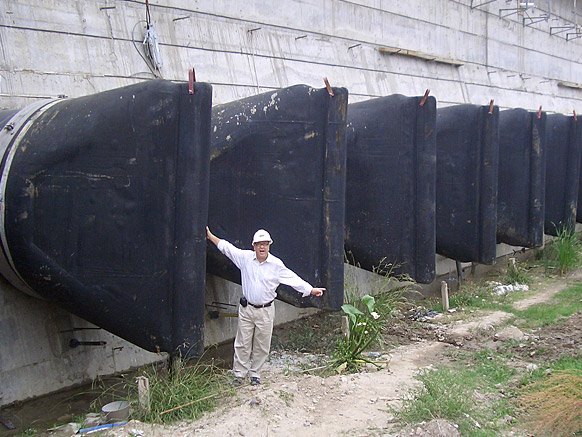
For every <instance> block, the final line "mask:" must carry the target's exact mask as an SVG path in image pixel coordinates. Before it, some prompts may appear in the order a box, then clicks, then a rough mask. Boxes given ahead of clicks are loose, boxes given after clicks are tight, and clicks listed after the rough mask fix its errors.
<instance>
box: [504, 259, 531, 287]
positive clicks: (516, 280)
mask: <svg viewBox="0 0 582 437" xmlns="http://www.w3.org/2000/svg"><path fill="white" fill-rule="evenodd" d="M503 282H504V283H506V284H531V282H532V278H531V275H530V273H529V271H528V269H527V268H526V267H524V266H523V265H521V264H519V263H517V262H516V261H515V258H510V260H509V264H508V266H507V272H506V273H505V280H504V281H503Z"/></svg>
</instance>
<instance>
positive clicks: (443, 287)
mask: <svg viewBox="0 0 582 437" xmlns="http://www.w3.org/2000/svg"><path fill="white" fill-rule="evenodd" d="M441 298H442V300H443V311H448V310H449V287H448V286H447V283H446V282H445V281H441Z"/></svg>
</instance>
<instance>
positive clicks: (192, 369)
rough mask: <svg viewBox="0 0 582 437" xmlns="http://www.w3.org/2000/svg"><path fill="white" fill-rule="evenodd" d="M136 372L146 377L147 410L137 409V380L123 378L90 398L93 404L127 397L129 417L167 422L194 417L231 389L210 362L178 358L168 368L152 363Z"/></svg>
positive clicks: (213, 404)
mask: <svg viewBox="0 0 582 437" xmlns="http://www.w3.org/2000/svg"><path fill="white" fill-rule="evenodd" d="M139 376H145V377H146V378H148V381H149V391H150V410H149V412H148V411H144V410H142V409H140V407H139V402H138V392H137V384H136V383H135V382H134V381H132V382H123V383H120V384H118V385H115V386H112V387H110V388H108V389H107V390H105V391H104V392H103V393H102V394H101V396H100V397H99V398H98V399H97V400H96V401H95V402H94V408H95V409H96V410H98V409H100V406H101V405H103V404H105V403H107V402H111V401H114V400H121V399H125V400H129V402H130V404H131V411H132V416H131V418H132V419H137V420H140V421H142V422H148V423H160V424H170V423H174V422H177V421H184V420H195V419H197V418H199V417H200V416H201V415H202V414H203V413H205V412H207V411H211V410H213V409H214V408H215V407H216V405H217V402H218V400H219V399H220V398H221V397H225V396H229V395H231V394H232V393H233V389H232V387H231V385H230V378H228V377H227V375H226V374H225V372H224V371H223V370H221V369H218V368H216V367H214V366H212V365H206V364H201V363H194V364H192V363H184V362H181V363H179V364H178V365H176V366H174V369H173V371H172V372H169V371H168V370H167V369H166V368H164V367H161V366H158V365H152V366H149V367H147V368H145V369H144V370H143V372H142V373H141V374H140V375H139Z"/></svg>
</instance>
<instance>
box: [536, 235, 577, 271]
mask: <svg viewBox="0 0 582 437" xmlns="http://www.w3.org/2000/svg"><path fill="white" fill-rule="evenodd" d="M556 233H557V236H556V239H555V240H554V241H553V242H552V243H550V244H548V246H547V247H546V248H545V249H544V251H543V252H542V260H544V261H545V263H546V267H547V268H548V269H550V270H558V272H559V274H560V275H564V274H565V273H567V272H569V271H571V270H573V269H574V268H576V267H578V266H579V265H580V261H581V253H582V243H581V242H580V240H579V239H578V237H577V235H576V234H575V233H574V231H573V230H572V229H570V228H568V227H562V228H557V231H556Z"/></svg>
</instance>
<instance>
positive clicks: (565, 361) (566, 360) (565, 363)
mask: <svg viewBox="0 0 582 437" xmlns="http://www.w3.org/2000/svg"><path fill="white" fill-rule="evenodd" d="M560 371H572V372H575V373H578V374H580V375H582V354H578V355H577V356H570V355H567V356H563V357H561V358H560V359H558V360H557V361H554V362H553V363H544V364H542V365H540V366H539V367H538V368H537V369H536V370H534V371H533V372H529V373H526V374H525V375H523V376H522V377H521V379H520V381H519V386H521V387H523V386H527V385H530V384H532V383H534V382H536V381H539V380H541V379H543V378H545V377H546V376H547V375H548V373H553V372H560Z"/></svg>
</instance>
